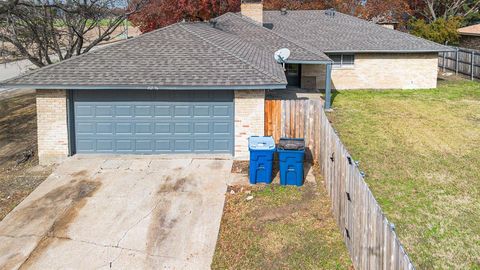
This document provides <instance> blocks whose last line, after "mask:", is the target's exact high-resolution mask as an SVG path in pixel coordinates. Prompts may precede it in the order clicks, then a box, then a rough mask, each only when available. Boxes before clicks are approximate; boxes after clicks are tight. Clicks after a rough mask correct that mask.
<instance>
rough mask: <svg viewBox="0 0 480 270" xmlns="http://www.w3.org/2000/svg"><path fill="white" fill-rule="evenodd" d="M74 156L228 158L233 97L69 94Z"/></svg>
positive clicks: (99, 92)
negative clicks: (205, 155)
mask: <svg viewBox="0 0 480 270" xmlns="http://www.w3.org/2000/svg"><path fill="white" fill-rule="evenodd" d="M73 96H74V97H73V102H74V123H75V125H74V134H75V151H76V153H121V154H128V153H132V154H165V153H232V152H233V140H234V135H233V91H143V90H140V91H139V90H117V91H113V90H112V91H103V90H92V91H84V90H77V91H74V92H73Z"/></svg>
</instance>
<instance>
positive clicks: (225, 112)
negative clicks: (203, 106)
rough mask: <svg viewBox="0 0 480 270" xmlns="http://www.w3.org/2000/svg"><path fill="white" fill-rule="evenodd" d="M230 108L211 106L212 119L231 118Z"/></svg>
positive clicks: (226, 106)
mask: <svg viewBox="0 0 480 270" xmlns="http://www.w3.org/2000/svg"><path fill="white" fill-rule="evenodd" d="M231 109H232V107H231V106H228V105H214V106H213V117H216V118H218V117H222V118H228V117H231V115H232V111H231Z"/></svg>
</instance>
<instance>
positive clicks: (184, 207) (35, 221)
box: [0, 157, 232, 269]
mask: <svg viewBox="0 0 480 270" xmlns="http://www.w3.org/2000/svg"><path fill="white" fill-rule="evenodd" d="M231 165H232V161H231V160H208V159H171V160H168V159H161V158H154V157H149V158H148V157H96V158H92V157H90V158H81V157H77V158H75V157H74V158H70V159H68V160H67V161H65V162H64V163H63V164H62V165H60V166H59V167H58V168H57V170H56V171H55V172H54V173H53V174H52V175H51V176H50V177H49V178H48V179H47V180H45V182H43V183H42V184H41V185H40V186H39V187H38V188H37V189H36V190H35V191H34V192H33V193H32V194H30V195H29V196H28V197H27V198H26V199H25V200H24V201H23V202H22V203H21V204H20V205H19V206H17V207H16V208H15V209H14V210H13V211H12V212H11V213H10V214H9V215H8V216H7V217H5V219H4V220H3V221H2V222H1V223H0V269H19V268H20V269H209V268H210V264H211V260H212V257H213V253H214V250H215V244H216V240H217V236H218V230H219V226H220V220H221V216H222V210H223V203H224V198H225V197H224V195H225V192H226V183H227V181H229V178H230V169H231Z"/></svg>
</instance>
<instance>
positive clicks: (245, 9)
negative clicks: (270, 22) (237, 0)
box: [240, 0, 263, 24]
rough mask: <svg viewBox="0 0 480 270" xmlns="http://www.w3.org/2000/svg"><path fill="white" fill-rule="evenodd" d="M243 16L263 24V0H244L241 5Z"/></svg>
mask: <svg viewBox="0 0 480 270" xmlns="http://www.w3.org/2000/svg"><path fill="white" fill-rule="evenodd" d="M240 10H241V13H242V16H245V17H249V18H250V19H252V20H254V21H256V22H258V23H259V24H263V2H262V0H242V4H241V6H240Z"/></svg>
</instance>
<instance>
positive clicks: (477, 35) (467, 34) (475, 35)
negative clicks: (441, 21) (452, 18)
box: [458, 32, 480, 37]
mask: <svg viewBox="0 0 480 270" xmlns="http://www.w3.org/2000/svg"><path fill="white" fill-rule="evenodd" d="M458 34H460V35H461V36H473V37H480V33H466V32H458Z"/></svg>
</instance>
